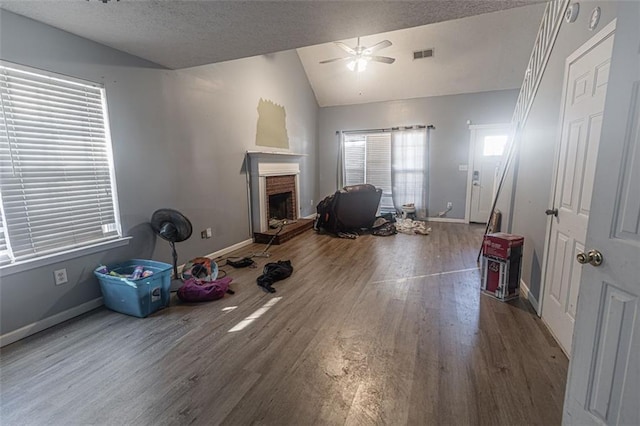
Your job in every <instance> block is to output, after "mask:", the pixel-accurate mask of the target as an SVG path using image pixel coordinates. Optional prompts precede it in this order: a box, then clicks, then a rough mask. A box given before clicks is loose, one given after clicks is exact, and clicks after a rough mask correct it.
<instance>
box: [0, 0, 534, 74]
mask: <svg viewBox="0 0 640 426" xmlns="http://www.w3.org/2000/svg"><path fill="white" fill-rule="evenodd" d="M534 2H540V0H469V1H458V0H436V1H403V0H396V1H315V0H314V1H312V0H301V1H219V0H208V1H207V0H187V1H178V0H121V1H119V2H116V1H110V2H108V3H102V2H101V1H100V0H90V1H87V0H0V7H2V8H3V9H6V10H9V11H11V12H14V13H17V14H19V15H23V16H26V17H28V18H32V19H35V20H37V21H40V22H44V23H46V24H49V25H52V26H54V27H57V28H60V29H63V30H65V31H68V32H70V33H73V34H76V35H79V36H81V37H85V38H88V39H90V40H94V41H96V42H99V43H102V44H105V45H107V46H111V47H114V48H116V49H119V50H122V51H124V52H128V53H131V54H133V55H136V56H139V57H141V58H144V59H147V60H150V61H153V62H155V63H158V64H161V65H164V66H166V67H168V68H185V67H191V66H195V65H203V64H209V63H214V62H221V61H226V60H230V59H238V58H243V57H249V56H255V55H260V54H265V53H273V52H277V51H282V50H289V49H294V48H298V47H303V46H310V45H314V44H318V43H326V42H329V41H333V40H341V39H347V38H350V37H356V36H364V35H367V34H377V33H381V32H385V31H393V30H398V29H401V28H408V27H414V26H419V25H425V24H429V23H434V22H441V21H445V20H449V19H456V18H461V17H465V16H472V15H478V14H482V13H488V12H493V11H497V10H502V9H508V8H511V7H517V6H522V5H525V4H531V3H534Z"/></svg>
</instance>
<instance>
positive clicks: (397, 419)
mask: <svg viewBox="0 0 640 426" xmlns="http://www.w3.org/2000/svg"><path fill="white" fill-rule="evenodd" d="M431 226H432V228H433V231H432V233H431V235H429V236H418V235H415V236H411V235H403V234H399V235H396V236H392V237H375V236H369V235H366V236H361V237H359V238H358V239H356V240H348V239H337V238H332V237H329V236H327V235H316V234H315V233H314V232H313V231H312V230H311V231H307V232H305V233H304V234H302V235H300V236H298V237H296V238H294V239H292V240H291V241H288V242H287V243H286V244H284V245H281V246H274V247H272V248H271V250H270V251H271V253H272V256H271V258H270V259H256V260H257V261H258V265H260V266H261V265H264V264H265V263H266V262H268V261H276V260H280V259H290V260H291V261H292V264H293V266H294V273H293V275H292V276H291V277H290V278H288V279H287V280H284V281H279V282H277V283H275V285H274V287H275V288H276V289H277V292H276V293H275V294H267V293H264V292H263V291H262V290H261V289H260V288H258V287H257V286H256V284H255V279H256V277H257V276H258V275H259V274H260V271H261V268H258V269H238V270H234V269H232V268H230V267H225V268H223V269H226V270H228V271H229V275H230V276H232V277H233V278H234V282H233V283H232V288H233V289H234V290H235V292H236V294H235V295H227V296H226V297H225V298H224V299H222V300H219V301H215V302H210V303H206V304H199V305H184V304H182V305H180V304H178V303H176V302H175V301H173V304H172V306H171V307H170V308H168V309H164V310H162V311H159V312H158V313H156V314H154V315H152V316H150V317H148V318H146V319H138V318H134V317H129V316H126V315H122V314H118V313H114V312H111V311H108V310H106V309H98V310H95V311H93V312H90V313H88V314H85V315H83V316H82V317H79V318H77V319H74V320H71V321H69V322H67V323H64V324H61V325H59V326H57V327H54V328H52V329H49V330H46V331H44V332H42V333H39V334H37V335H35V336H32V337H30V338H27V339H25V340H23V341H20V342H17V343H15V344H12V345H9V346H8V347H5V348H4V349H3V350H2V352H1V358H0V386H1V396H0V410H1V411H0V423H1V424H2V425H27V424H29V425H30V424H36V425H37V424H54V425H71V424H83V425H84V424H113V425H122V424H140V425H162V424H203V425H205V424H206V425H213V424H228V425H245V424H261V425H308V424H327V425H343V424H347V425H373V424H388V425H403V424H410V425H465V424H482V425H500V424H502V425H516V424H539V425H554V424H560V420H561V412H562V402H563V394H564V387H565V380H566V374H567V359H566V357H565V356H564V355H563V353H562V351H561V350H560V348H559V347H558V345H557V344H556V343H555V341H554V340H553V338H552V337H551V335H550V334H549V333H548V332H547V330H546V329H545V327H544V325H543V324H542V322H541V321H540V319H539V318H538V317H536V316H535V315H534V313H533V311H532V310H531V308H530V307H529V305H528V304H527V302H526V301H520V300H519V301H515V302H511V303H501V302H498V301H496V300H493V299H491V298H490V297H488V296H484V295H482V296H481V295H480V294H479V290H478V289H479V272H478V270H477V269H476V254H477V249H478V246H479V242H480V236H481V233H482V229H481V228H480V227H478V226H469V225H460V224H443V223H433V224H431ZM525 244H526V242H525ZM263 249H264V245H254V246H251V247H248V248H246V249H244V250H242V251H241V252H240V254H246V253H249V252H251V251H252V250H255V251H256V252H259V251H261V250H263ZM243 327H244V328H243ZM232 330H233V331H232Z"/></svg>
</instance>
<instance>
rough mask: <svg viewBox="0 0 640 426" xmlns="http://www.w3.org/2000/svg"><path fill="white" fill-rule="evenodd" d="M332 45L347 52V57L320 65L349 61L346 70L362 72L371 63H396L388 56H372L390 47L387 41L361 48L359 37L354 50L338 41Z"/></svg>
mask: <svg viewBox="0 0 640 426" xmlns="http://www.w3.org/2000/svg"><path fill="white" fill-rule="evenodd" d="M334 44H335V45H336V46H338V47H339V48H340V49H342V50H344V51H345V52H347V54H348V55H349V56H344V57H342V58H333V59H326V60H324V61H320V63H321V64H328V63H331V62H338V61H349V62H348V63H347V68H348V69H349V70H350V71H357V72H363V71H365V70H366V69H367V64H368V63H369V62H371V61H373V62H381V63H383V64H392V63H394V62H395V61H396V60H395V58H390V57H388V56H374V55H373V53H374V52H377V51H378V50H381V49H384V48H385V47H389V46H391V44H392V43H391V42H390V41H389V40H382V41H381V42H378V43H376V44H374V45H373V46H371V47H366V46H362V45H361V44H360V37H358V44H357V46H356V47H355V48H352V47H350V46H348V45H346V44H345V43H342V42H340V41H336V42H334Z"/></svg>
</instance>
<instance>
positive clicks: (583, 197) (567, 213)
mask: <svg viewBox="0 0 640 426" xmlns="http://www.w3.org/2000/svg"><path fill="white" fill-rule="evenodd" d="M612 28H613V27H612ZM613 38H614V37H613V30H612V29H611V30H605V31H604V32H601V33H600V34H598V35H596V36H595V37H594V39H593V40H590V41H589V42H587V44H585V45H584V46H583V47H581V48H580V49H578V50H577V51H576V52H575V53H573V54H572V55H571V56H569V58H567V64H566V68H565V86H564V96H563V99H564V103H563V113H562V134H561V139H560V150H559V153H560V154H559V160H558V167H557V174H556V185H555V193H554V194H555V195H554V203H553V206H554V207H553V208H554V209H556V210H557V216H552V224H551V235H550V239H549V246H548V247H549V248H548V250H547V258H546V268H545V272H546V273H545V291H544V300H543V305H542V319H543V320H544V321H545V323H546V324H547V325H548V326H549V328H550V330H551V332H552V333H553V334H554V336H555V337H556V339H557V340H558V342H559V343H560V345H561V346H562V348H563V349H564V351H565V352H566V353H567V354H568V355H570V354H571V341H572V338H573V327H574V323H575V316H576V307H577V301H578V291H579V288H580V278H581V273H582V267H581V266H580V265H579V264H578V263H576V262H575V258H576V255H577V254H578V253H580V252H583V251H584V249H585V246H584V242H585V239H586V236H587V222H588V221H589V213H590V209H591V198H592V190H593V177H594V174H595V166H596V157H597V153H598V146H599V144H600V130H601V127H602V113H603V111H604V103H605V97H606V94H607V82H608V78H609V65H610V61H611V51H612V48H613Z"/></svg>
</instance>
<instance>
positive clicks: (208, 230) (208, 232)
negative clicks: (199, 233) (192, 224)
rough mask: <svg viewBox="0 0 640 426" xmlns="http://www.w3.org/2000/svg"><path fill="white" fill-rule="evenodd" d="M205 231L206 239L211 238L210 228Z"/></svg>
mask: <svg viewBox="0 0 640 426" xmlns="http://www.w3.org/2000/svg"><path fill="white" fill-rule="evenodd" d="M205 231H206V232H207V238H211V237H212V236H213V232H211V228H207V229H206V230H205Z"/></svg>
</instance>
